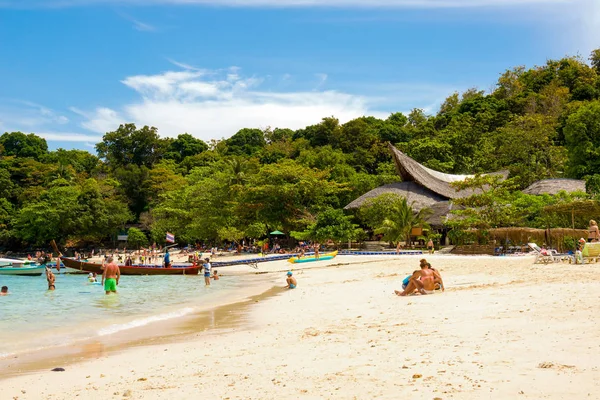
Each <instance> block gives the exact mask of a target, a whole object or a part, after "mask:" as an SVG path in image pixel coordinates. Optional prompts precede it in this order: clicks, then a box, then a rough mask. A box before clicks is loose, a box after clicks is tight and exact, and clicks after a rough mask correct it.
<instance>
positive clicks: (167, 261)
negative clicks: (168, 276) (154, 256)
mask: <svg viewBox="0 0 600 400" xmlns="http://www.w3.org/2000/svg"><path fill="white" fill-rule="evenodd" d="M165 268H171V255H170V254H169V249H167V250H165Z"/></svg>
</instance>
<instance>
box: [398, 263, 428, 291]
mask: <svg viewBox="0 0 600 400" xmlns="http://www.w3.org/2000/svg"><path fill="white" fill-rule="evenodd" d="M415 290H416V291H418V292H419V293H421V294H433V293H434V291H435V275H434V273H433V271H432V270H431V269H429V267H428V266H427V261H426V260H425V259H423V260H421V270H420V271H415V273H413V275H412V277H411V278H410V281H409V282H408V285H407V286H406V289H404V291H402V292H400V291H399V290H395V291H394V293H396V294H397V295H398V296H407V295H409V294H412V293H413V292H414V291H415Z"/></svg>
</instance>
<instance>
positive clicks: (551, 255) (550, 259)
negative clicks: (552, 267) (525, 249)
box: [527, 243, 573, 264]
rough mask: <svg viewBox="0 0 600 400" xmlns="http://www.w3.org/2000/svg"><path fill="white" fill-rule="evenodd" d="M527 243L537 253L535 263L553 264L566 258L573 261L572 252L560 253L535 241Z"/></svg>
mask: <svg viewBox="0 0 600 400" xmlns="http://www.w3.org/2000/svg"><path fill="white" fill-rule="evenodd" d="M527 245H528V246H529V248H530V249H531V250H532V251H533V252H534V253H535V255H536V257H535V262H534V263H535V264H551V263H558V262H561V261H565V260H568V261H571V260H572V257H573V256H572V255H570V254H559V253H558V252H557V251H556V250H554V249H542V248H541V247H540V246H538V245H537V244H535V243H527Z"/></svg>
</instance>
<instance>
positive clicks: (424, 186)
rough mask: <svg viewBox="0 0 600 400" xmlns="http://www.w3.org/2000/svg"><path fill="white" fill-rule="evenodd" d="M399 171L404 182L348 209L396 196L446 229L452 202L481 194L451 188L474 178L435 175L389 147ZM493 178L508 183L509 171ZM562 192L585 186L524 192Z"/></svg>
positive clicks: (547, 185)
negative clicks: (426, 210)
mask: <svg viewBox="0 0 600 400" xmlns="http://www.w3.org/2000/svg"><path fill="white" fill-rule="evenodd" d="M388 146H389V149H390V152H391V153H392V157H393V158H394V163H395V164H396V170H397V171H398V174H399V175H400V176H401V177H402V180H403V182H398V183H392V184H389V185H384V186H380V187H378V188H376V189H373V190H371V191H370V192H368V193H365V194H363V195H362V196H360V197H359V198H358V199H356V200H354V201H353V202H351V203H350V204H348V205H347V206H346V207H345V208H346V209H356V208H359V207H361V206H362V205H363V204H364V203H365V202H366V201H367V200H369V199H372V198H375V197H377V196H379V195H381V194H384V193H395V194H398V195H400V196H402V197H405V198H406V200H407V201H408V202H409V203H412V204H413V209H415V210H416V211H418V210H421V209H422V208H425V207H429V208H431V209H432V210H433V215H432V216H431V217H430V218H429V221H428V222H429V224H430V225H431V226H433V227H443V226H444V225H445V223H446V221H447V218H448V215H450V211H451V210H452V209H453V207H454V209H456V206H454V205H452V202H451V201H452V200H453V199H460V198H465V197H468V196H471V195H473V194H476V193H480V192H481V189H466V190H461V191H457V190H456V189H455V188H453V187H452V186H451V183H452V182H459V181H463V180H465V179H466V178H470V177H474V175H452V174H446V173H443V172H439V171H434V170H432V169H429V168H427V167H425V166H424V165H421V164H419V163H418V162H417V161H415V160H413V159H412V158H410V157H409V156H407V155H406V154H404V153H403V152H401V151H400V150H398V149H397V148H396V147H394V146H392V145H391V144H389V145H388ZM492 174H493V175H500V176H501V177H502V178H504V179H506V178H507V177H508V171H499V172H493V173H492ZM561 190H565V191H566V192H570V193H571V192H576V191H583V192H585V182H584V181H578V180H575V179H545V180H542V181H539V182H535V183H534V184H532V185H531V186H529V187H528V188H527V189H525V190H524V191H523V192H524V193H527V194H534V195H539V194H543V193H548V194H556V193H558V192H560V191H561Z"/></svg>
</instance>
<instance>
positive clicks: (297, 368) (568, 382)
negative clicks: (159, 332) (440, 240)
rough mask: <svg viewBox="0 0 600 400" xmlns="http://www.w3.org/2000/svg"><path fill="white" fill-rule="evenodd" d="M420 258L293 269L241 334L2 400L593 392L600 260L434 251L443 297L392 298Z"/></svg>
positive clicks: (23, 386) (114, 359)
mask: <svg viewBox="0 0 600 400" xmlns="http://www.w3.org/2000/svg"><path fill="white" fill-rule="evenodd" d="M418 258H419V257H407V258H401V259H400V258H394V259H387V260H381V259H377V258H373V257H364V258H362V259H360V261H361V263H359V264H352V265H344V266H339V267H330V268H324V269H308V270H305V271H298V272H297V273H296V275H297V278H298V283H299V286H298V288H297V289H295V290H290V291H288V290H282V291H281V293H280V294H279V295H277V296H275V297H273V298H270V299H268V300H265V301H262V302H259V303H257V304H255V306H254V307H252V308H251V312H250V314H249V315H248V321H247V323H246V324H245V325H247V326H246V327H245V328H244V329H238V330H236V331H228V332H215V331H211V332H207V333H202V334H199V335H198V337H197V338H196V339H194V340H192V341H188V342H185V343H177V344H170V345H159V346H153V347H147V348H136V349H131V350H128V351H126V352H124V353H122V354H118V355H114V356H111V357H108V358H102V359H98V360H94V361H88V362H85V363H82V364H79V365H71V366H66V369H67V371H66V372H61V373H56V372H42V373H36V374H33V375H28V376H20V377H16V378H10V379H8V380H3V381H2V383H1V387H2V390H1V397H2V398H3V399H4V398H7V399H11V398H18V399H41V398H44V399H73V398H84V399H96V398H98V399H100V398H102V399H106V398H132V399H197V398H207V399H219V398H223V399H226V398H229V399H281V398H286V399H288V398H289V399H296V398H303V399H304V398H306V399H309V398H315V399H317V398H319V399H320V398H340V399H354V398H356V399H373V398H386V399H400V398H407V399H435V398H439V399H449V398H453V399H564V398H572V399H588V398H589V399H598V398H600V341H599V339H600V324H599V323H600V314H599V313H598V312H597V310H598V306H599V305H600V280H598V278H597V276H598V269H599V268H600V266H595V265H592V266H586V267H581V266H574V265H550V266H532V265H531V263H532V259H531V258H491V257H452V256H446V257H444V256H433V257H431V258H430V259H431V261H432V263H433V264H434V266H435V267H438V268H439V269H440V270H441V272H442V274H443V276H444V279H445V282H446V285H447V286H448V290H447V291H446V293H443V294H435V295H431V296H412V297H409V298H400V297H397V296H395V295H393V290H394V289H396V288H399V282H400V281H401V279H402V278H403V277H404V275H406V274H407V273H410V272H411V271H412V270H413V269H415V266H416V265H417V263H418V261H417V260H418ZM348 259H349V257H346V258H344V257H341V258H340V259H339V260H338V262H344V261H347V260H348ZM352 260H354V261H359V259H352ZM377 260H379V261H377ZM265 265H266V264H265ZM284 267H285V265H281V264H279V266H276V265H271V266H270V267H268V268H269V269H273V270H278V269H277V268H284ZM265 268H267V267H265ZM267 277H268V279H272V276H268V275H267V276H265V278H267ZM567 277H568V278H569V279H572V280H573V285H569V283H568V282H566V279H567ZM281 279H282V282H283V279H284V278H283V276H282V277H281Z"/></svg>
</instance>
